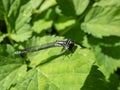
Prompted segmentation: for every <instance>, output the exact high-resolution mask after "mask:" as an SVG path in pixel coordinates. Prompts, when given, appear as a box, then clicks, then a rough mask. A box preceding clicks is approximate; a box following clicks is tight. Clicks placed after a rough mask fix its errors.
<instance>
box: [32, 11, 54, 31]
mask: <svg viewBox="0 0 120 90" xmlns="http://www.w3.org/2000/svg"><path fill="white" fill-rule="evenodd" d="M40 16H41V17H40ZM40 16H38V18H37V19H38V20H36V21H34V22H33V27H32V29H33V30H34V32H36V33H41V32H43V31H44V30H47V29H50V28H51V27H52V24H53V20H54V17H55V12H54V10H52V9H49V10H48V11H46V12H45V13H43V14H41V15H40Z"/></svg>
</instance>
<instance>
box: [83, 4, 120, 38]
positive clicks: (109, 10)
mask: <svg viewBox="0 0 120 90" xmlns="http://www.w3.org/2000/svg"><path fill="white" fill-rule="evenodd" d="M106 3H108V2H106ZM81 28H82V29H83V31H85V32H87V33H89V34H92V35H93V36H95V37H99V38H102V37H103V36H120V29H119V28H120V13H119V6H112V5H111V6H106V7H101V6H94V7H93V8H92V9H91V10H90V12H89V13H88V15H87V16H86V18H85V21H84V22H83V23H82V25H81Z"/></svg>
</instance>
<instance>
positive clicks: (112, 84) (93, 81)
mask: <svg viewBox="0 0 120 90" xmlns="http://www.w3.org/2000/svg"><path fill="white" fill-rule="evenodd" d="M118 85H119V79H118V76H117V75H116V74H112V75H111V76H110V78H109V80H106V79H105V76H104V75H103V74H102V73H101V72H100V71H99V70H98V68H97V67H96V66H93V67H92V69H91V71H90V74H89V76H88V77H87V79H86V81H85V83H84V86H83V87H82V88H81V90H118V89H117V88H118Z"/></svg>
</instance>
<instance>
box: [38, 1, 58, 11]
mask: <svg viewBox="0 0 120 90" xmlns="http://www.w3.org/2000/svg"><path fill="white" fill-rule="evenodd" d="M56 4H57V3H56V1H55V0H47V1H44V2H43V3H42V5H41V6H40V8H39V9H38V11H37V12H38V13H42V12H44V11H45V10H47V9H49V8H50V7H52V6H55V5H56Z"/></svg>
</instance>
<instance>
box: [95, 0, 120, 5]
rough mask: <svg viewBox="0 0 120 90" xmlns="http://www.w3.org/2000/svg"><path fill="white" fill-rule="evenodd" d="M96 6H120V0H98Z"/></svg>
mask: <svg viewBox="0 0 120 90" xmlns="http://www.w3.org/2000/svg"><path fill="white" fill-rule="evenodd" d="M94 5H95V6H102V7H106V6H111V5H112V6H114V5H115V6H120V1H119V0H100V1H99V2H96V3H95V4H94Z"/></svg>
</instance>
